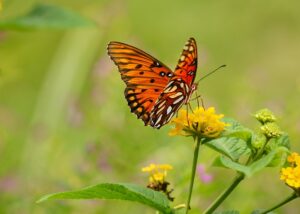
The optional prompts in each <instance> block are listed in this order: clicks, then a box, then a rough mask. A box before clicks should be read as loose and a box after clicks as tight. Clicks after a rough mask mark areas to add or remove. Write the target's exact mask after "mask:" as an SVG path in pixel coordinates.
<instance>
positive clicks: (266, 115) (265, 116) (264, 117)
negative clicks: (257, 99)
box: [254, 108, 276, 124]
mask: <svg viewBox="0 0 300 214" xmlns="http://www.w3.org/2000/svg"><path fill="white" fill-rule="evenodd" d="M254 116H255V118H256V119H257V120H258V121H259V122H261V123H262V124H265V123H269V122H275V121H276V117H275V115H274V114H273V112H271V111H270V110H269V109H266V108H265V109H261V110H259V111H257V112H256V113H255V115H254Z"/></svg>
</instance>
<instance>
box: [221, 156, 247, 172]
mask: <svg viewBox="0 0 300 214" xmlns="http://www.w3.org/2000/svg"><path fill="white" fill-rule="evenodd" d="M215 162H216V163H218V164H219V165H220V166H223V167H226V168H229V169H234V170H236V171H238V172H241V173H243V174H245V175H246V176H250V175H251V172H250V167H248V166H245V165H242V164H240V163H238V162H234V161H232V160H231V159H229V158H227V157H225V156H220V157H219V160H215Z"/></svg>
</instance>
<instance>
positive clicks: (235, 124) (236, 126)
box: [222, 117, 245, 131]
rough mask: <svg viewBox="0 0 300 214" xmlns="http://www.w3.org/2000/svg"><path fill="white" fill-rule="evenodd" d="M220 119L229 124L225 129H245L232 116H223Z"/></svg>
mask: <svg viewBox="0 0 300 214" xmlns="http://www.w3.org/2000/svg"><path fill="white" fill-rule="evenodd" d="M222 121H223V122H225V123H227V124H229V126H227V127H226V130H227V131H237V130H244V129H245V127H244V126H242V125H241V124H240V123H239V122H238V121H236V120H235V119H233V118H230V117H224V118H223V119H222Z"/></svg>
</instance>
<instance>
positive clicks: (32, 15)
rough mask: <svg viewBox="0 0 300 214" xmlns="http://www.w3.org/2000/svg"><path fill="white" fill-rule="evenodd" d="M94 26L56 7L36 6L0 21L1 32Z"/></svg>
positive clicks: (82, 18) (73, 13)
mask: <svg viewBox="0 0 300 214" xmlns="http://www.w3.org/2000/svg"><path fill="white" fill-rule="evenodd" d="M91 25H95V24H94V22H92V21H91V20H89V19H87V18H84V17H83V16H81V15H80V14H78V13H76V12H74V11H71V10H68V9H65V8H61V7H59V6H56V5H46V4H38V5H36V6H35V7H34V8H33V9H32V10H31V11H29V12H28V13H27V14H25V15H23V16H20V17H16V18H12V19H8V20H1V21H0V29H1V30H32V29H66V28H74V27H82V26H91Z"/></svg>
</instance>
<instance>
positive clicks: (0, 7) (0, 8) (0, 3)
mask: <svg viewBox="0 0 300 214" xmlns="http://www.w3.org/2000/svg"><path fill="white" fill-rule="evenodd" d="M1 10H2V0H0V11H1Z"/></svg>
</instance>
